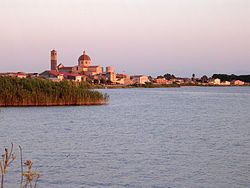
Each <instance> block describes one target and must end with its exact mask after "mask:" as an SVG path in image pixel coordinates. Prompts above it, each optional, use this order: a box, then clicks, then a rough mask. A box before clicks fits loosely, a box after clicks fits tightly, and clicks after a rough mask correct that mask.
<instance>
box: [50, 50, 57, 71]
mask: <svg viewBox="0 0 250 188" xmlns="http://www.w3.org/2000/svg"><path fill="white" fill-rule="evenodd" d="M50 67H51V68H50V69H51V70H57V51H56V50H54V49H53V50H52V51H51V66H50Z"/></svg>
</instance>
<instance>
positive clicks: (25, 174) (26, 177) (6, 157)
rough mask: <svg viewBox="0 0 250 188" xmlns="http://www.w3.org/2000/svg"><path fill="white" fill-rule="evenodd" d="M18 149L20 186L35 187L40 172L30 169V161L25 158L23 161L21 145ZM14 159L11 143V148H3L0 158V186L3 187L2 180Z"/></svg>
mask: <svg viewBox="0 0 250 188" xmlns="http://www.w3.org/2000/svg"><path fill="white" fill-rule="evenodd" d="M19 149H20V163H21V181H20V188H36V187H37V182H38V180H39V178H40V174H39V173H38V172H36V171H33V169H32V164H33V163H32V161H31V160H26V162H25V163H24V162H23V155H22V147H21V146H19ZM15 160H16V155H15V153H14V145H13V143H12V144H11V149H10V150H9V149H8V148H7V147H6V148H5V149H4V154H3V155H2V159H1V160H0V169H1V188H4V185H5V184H4V180H5V177H6V174H7V171H8V168H10V167H11V164H12V163H13V162H14V161H15Z"/></svg>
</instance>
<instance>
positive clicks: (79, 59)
mask: <svg viewBox="0 0 250 188" xmlns="http://www.w3.org/2000/svg"><path fill="white" fill-rule="evenodd" d="M85 60H86V61H91V59H90V57H89V56H88V55H87V54H86V52H85V51H84V52H83V54H82V55H81V56H80V57H79V58H78V61H85Z"/></svg>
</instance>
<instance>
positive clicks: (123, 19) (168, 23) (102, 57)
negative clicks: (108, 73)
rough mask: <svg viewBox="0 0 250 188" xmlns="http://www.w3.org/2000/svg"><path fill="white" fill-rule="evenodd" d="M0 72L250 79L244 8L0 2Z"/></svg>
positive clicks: (194, 1) (75, 0) (238, 4)
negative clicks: (54, 56) (75, 68)
mask: <svg viewBox="0 0 250 188" xmlns="http://www.w3.org/2000/svg"><path fill="white" fill-rule="evenodd" d="M0 23H1V24H0V28H1V31H0V51H1V52H0V72H7V71H15V72H17V71H24V72H42V71H43V70H47V69H49V67H50V50H52V49H53V48H55V49H56V50H57V51H58V56H59V63H63V64H65V65H76V64H77V59H78V57H79V56H80V55H81V54H82V52H83V50H86V52H87V53H88V54H89V55H90V57H91V58H92V61H93V64H98V65H101V66H108V65H111V66H114V67H115V68H116V71H117V72H119V73H128V74H145V75H153V76H156V75H160V74H164V73H172V74H175V75H177V76H187V77H191V75H192V73H195V74H196V75H197V76H202V75H204V74H207V75H208V76H210V75H211V74H213V73H227V74H231V73H233V74H250V1H249V0H35V1H34V0H0Z"/></svg>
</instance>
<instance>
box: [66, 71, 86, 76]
mask: <svg viewBox="0 0 250 188" xmlns="http://www.w3.org/2000/svg"><path fill="white" fill-rule="evenodd" d="M61 74H63V75H64V76H82V75H80V74H73V73H68V72H61Z"/></svg>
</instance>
